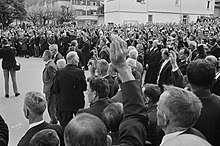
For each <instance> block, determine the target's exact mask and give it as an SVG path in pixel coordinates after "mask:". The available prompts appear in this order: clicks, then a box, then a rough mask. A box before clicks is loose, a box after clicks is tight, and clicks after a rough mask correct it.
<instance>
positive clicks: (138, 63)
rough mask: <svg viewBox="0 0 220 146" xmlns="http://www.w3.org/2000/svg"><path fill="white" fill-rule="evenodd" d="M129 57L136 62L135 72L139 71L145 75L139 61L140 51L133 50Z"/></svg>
mask: <svg viewBox="0 0 220 146" xmlns="http://www.w3.org/2000/svg"><path fill="white" fill-rule="evenodd" d="M129 57H130V58H132V59H134V60H135V61H136V67H135V70H136V71H138V72H139V73H140V74H141V75H142V73H143V65H142V64H141V63H140V62H139V61H137V58H138V51H137V50H131V51H130V52H129Z"/></svg>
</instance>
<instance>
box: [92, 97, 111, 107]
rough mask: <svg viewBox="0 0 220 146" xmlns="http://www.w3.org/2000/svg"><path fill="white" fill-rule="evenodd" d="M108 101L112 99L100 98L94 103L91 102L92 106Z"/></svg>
mask: <svg viewBox="0 0 220 146" xmlns="http://www.w3.org/2000/svg"><path fill="white" fill-rule="evenodd" d="M107 103H110V101H109V100H108V98H102V99H99V100H97V101H95V102H93V103H91V104H90V107H93V106H98V105H103V104H107Z"/></svg>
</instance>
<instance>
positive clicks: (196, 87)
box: [191, 85, 210, 92]
mask: <svg viewBox="0 0 220 146" xmlns="http://www.w3.org/2000/svg"><path fill="white" fill-rule="evenodd" d="M191 88H192V91H193V92H195V91H198V90H210V88H209V87H199V86H195V85H191Z"/></svg>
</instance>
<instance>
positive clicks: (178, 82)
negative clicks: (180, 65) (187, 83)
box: [171, 69, 184, 88]
mask: <svg viewBox="0 0 220 146" xmlns="http://www.w3.org/2000/svg"><path fill="white" fill-rule="evenodd" d="M171 78H172V84H173V85H174V86H177V87H180V88H184V77H183V74H182V72H181V71H180V69H178V70H176V71H174V72H173V71H171Z"/></svg>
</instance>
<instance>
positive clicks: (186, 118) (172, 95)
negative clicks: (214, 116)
mask: <svg viewBox="0 0 220 146" xmlns="http://www.w3.org/2000/svg"><path fill="white" fill-rule="evenodd" d="M164 92H167V93H168V94H169V97H167V98H166V101H165V103H164V105H165V106H166V107H167V109H168V110H169V114H168V115H169V121H170V123H172V125H173V126H174V127H181V128H190V127H192V126H193V125H194V124H195V122H196V121H197V120H198V118H199V116H200V114H201V110H202V103H201V101H200V100H199V98H198V97H197V96H196V95H195V94H194V93H192V92H190V91H187V90H185V89H181V88H178V87H174V86H165V91H164Z"/></svg>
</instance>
